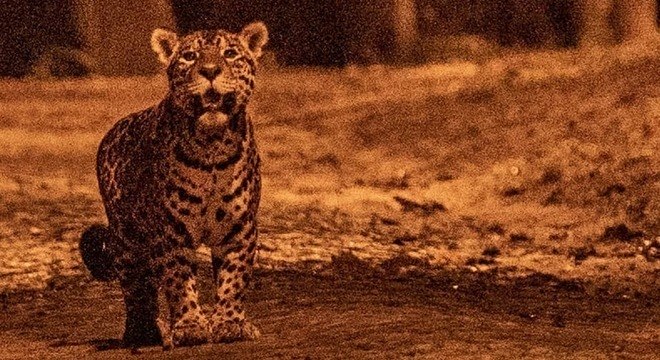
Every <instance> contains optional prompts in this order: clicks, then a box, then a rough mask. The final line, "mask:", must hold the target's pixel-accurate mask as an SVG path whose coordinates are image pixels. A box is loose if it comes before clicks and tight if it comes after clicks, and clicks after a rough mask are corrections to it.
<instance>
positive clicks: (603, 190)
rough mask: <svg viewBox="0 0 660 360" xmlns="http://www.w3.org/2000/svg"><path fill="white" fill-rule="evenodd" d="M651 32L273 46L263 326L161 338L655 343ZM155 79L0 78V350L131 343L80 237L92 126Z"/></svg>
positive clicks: (146, 100)
mask: <svg viewBox="0 0 660 360" xmlns="http://www.w3.org/2000/svg"><path fill="white" fill-rule="evenodd" d="M658 50H660V46H658V47H657V48H652V49H646V50H643V51H640V50H639V49H634V48H625V47H622V48H616V49H609V50H604V49H600V50H598V49H595V50H593V51H591V52H546V53H540V54H539V53H535V54H518V55H511V56H509V57H506V58H501V59H499V58H498V59H493V60H491V61H488V62H486V63H483V64H474V63H468V62H461V63H449V64H431V65H426V66H420V67H414V68H403V69H402V68H389V67H378V66H376V67H369V68H347V69H335V70H327V69H325V70H322V69H265V71H264V72H263V73H262V75H261V79H260V80H261V81H260V82H259V83H258V94H257V95H256V98H255V99H254V104H253V109H252V110H253V112H254V114H255V117H254V120H255V122H256V127H257V136H258V140H259V145H260V152H261V154H262V158H263V180H264V186H263V197H262V205H261V210H260V233H261V235H260V239H261V246H260V249H259V264H258V272H259V276H258V277H257V278H258V280H257V283H256V284H255V286H254V288H253V290H252V293H251V297H250V299H251V300H250V301H251V303H250V307H251V309H252V310H253V311H252V312H253V315H254V318H255V321H256V322H257V324H258V325H260V326H261V327H262V329H263V333H264V334H265V335H264V337H263V339H261V340H259V341H256V342H253V343H240V344H231V345H213V346H211V345H209V346H202V347H198V348H192V349H181V350H175V351H174V352H172V353H170V354H168V356H171V357H174V358H190V357H200V358H204V357H207V358H211V357H213V358H215V357H219V356H221V355H222V356H226V357H227V358H232V357H233V358H239V357H240V358H245V357H247V358H255V359H261V358H283V359H289V358H300V359H305V358H310V359H317V358H321V359H322V358H406V357H410V358H428V359H437V358H506V359H508V358H545V359H547V358H585V359H598V358H630V359H643V358H649V359H651V358H654V355H655V353H656V352H657V351H656V349H658V348H660V318H659V315H660V309H659V307H658V300H659V299H660V261H658V259H659V255H658V251H659V250H660V156H658V154H659V153H658V149H659V148H660V131H659V129H660V58H658V55H657V54H659V53H660V52H659V51H658ZM165 89H166V86H165V79H164V78H163V77H162V76H158V77H153V78H123V79H108V78H91V79H81V80H37V79H28V80H20V81H19V80H3V81H0V307H1V308H2V312H1V313H0V349H1V350H0V358H4V357H7V358H40V357H46V356H47V355H49V354H51V355H52V357H54V358H74V357H75V358H84V357H99V358H113V357H114V358H124V357H126V356H127V355H128V354H130V353H131V351H130V350H125V349H117V345H118V340H117V339H119V337H120V336H121V330H122V321H123V320H122V316H123V311H122V306H121V299H120V295H119V290H118V289H117V287H116V285H104V284H98V283H94V282H90V280H89V275H88V274H87V272H86V271H85V270H84V268H83V267H82V266H81V261H80V257H79V255H78V248H77V242H78V238H79V236H80V233H81V231H82V230H83V229H84V228H85V227H86V226H89V225H90V224H93V223H97V222H104V221H105V219H104V214H103V209H102V206H101V203H100V199H99V196H98V189H97V187H96V180H95V178H94V154H95V151H96V146H97V144H98V142H99V140H100V139H101V137H102V136H103V134H104V133H105V131H107V129H109V128H110V127H111V126H112V124H114V122H115V121H116V120H117V119H119V118H121V117H123V116H125V115H126V114H127V113H130V112H132V111H137V110H140V109H143V108H145V107H147V106H150V105H152V104H154V103H155V102H157V101H158V100H159V99H160V97H161V96H162V95H163V93H164V91H165ZM199 255H200V260H206V261H208V260H209V259H208V258H209V252H208V249H202V250H201V251H200V252H199ZM140 354H142V355H144V356H145V357H159V356H161V355H162V353H161V352H160V350H159V349H155V348H153V349H141V350H140Z"/></svg>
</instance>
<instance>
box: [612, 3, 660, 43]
mask: <svg viewBox="0 0 660 360" xmlns="http://www.w3.org/2000/svg"><path fill="white" fill-rule="evenodd" d="M656 16H657V3H656V0H618V1H617V3H616V5H615V17H616V20H617V24H618V25H619V29H618V30H619V31H618V33H619V36H620V39H621V41H623V42H640V41H641V42H643V41H646V40H650V39H653V38H654V37H656V36H657V25H656Z"/></svg>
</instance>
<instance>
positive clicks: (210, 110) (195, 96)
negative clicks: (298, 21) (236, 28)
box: [151, 22, 268, 127]
mask: <svg viewBox="0 0 660 360" xmlns="http://www.w3.org/2000/svg"><path fill="white" fill-rule="evenodd" d="M267 41H268V30H266V26H265V25H264V24H263V23H261V22H256V23H252V24H250V25H248V26H246V27H245V28H244V29H243V30H242V31H241V32H240V33H237V34H234V33H230V32H227V31H224V30H217V31H197V32H194V33H192V34H189V35H186V36H181V37H179V36H177V35H176V34H175V33H173V32H170V31H167V30H163V29H157V30H155V31H154V32H153V35H152V37H151V46H152V48H153V49H154V51H155V52H156V53H157V54H158V58H159V59H160V61H161V62H163V63H164V64H166V65H167V76H168V79H169V87H170V94H171V96H172V99H173V102H174V105H175V106H177V107H179V108H180V109H181V110H183V111H184V112H185V113H186V114H188V115H190V116H193V117H194V118H195V119H198V122H199V123H200V125H202V126H203V127H217V126H220V125H223V124H225V123H226V122H227V121H228V120H229V119H230V118H231V117H232V116H234V115H236V114H238V113H240V112H241V111H244V110H245V107H246V106H247V104H248V101H249V99H250V95H252V90H253V88H254V77H255V71H256V62H257V60H258V59H259V57H260V56H261V52H262V48H263V46H264V45H265V44H266V42H267Z"/></svg>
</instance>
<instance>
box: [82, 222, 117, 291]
mask: <svg viewBox="0 0 660 360" xmlns="http://www.w3.org/2000/svg"><path fill="white" fill-rule="evenodd" d="M112 239H113V235H112V233H111V232H110V229H108V227H107V226H105V225H101V224H95V225H92V226H90V227H88V228H87V229H86V230H85V231H84V232H83V233H82V236H81V237H80V246H79V249H80V255H81V256H82V260H83V263H84V264H85V266H86V267H87V269H88V270H89V272H90V273H92V276H93V277H94V278H95V279H96V280H100V281H112V280H115V279H116V278H117V270H116V268H115V256H114V254H113V253H112V251H111V249H110V247H109V246H108V244H109V242H110V241H112Z"/></svg>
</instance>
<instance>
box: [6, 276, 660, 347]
mask: <svg viewBox="0 0 660 360" xmlns="http://www.w3.org/2000/svg"><path fill="white" fill-rule="evenodd" d="M344 265H345V264H344ZM347 270H348V269H347V268H346V266H335V267H334V268H333V267H330V268H328V269H324V270H323V271H317V272H312V271H307V272H300V271H279V272H273V271H264V272H260V273H259V274H257V280H256V283H255V286H254V287H253V290H252V291H251V292H250V295H249V298H250V301H249V305H248V306H249V310H250V311H251V313H252V316H253V319H254V321H255V323H256V324H257V325H259V326H260V327H261V329H262V331H263V334H264V335H263V337H262V338H261V339H259V340H257V341H254V342H244V343H234V344H218V345H205V346H201V347H196V348H183V349H175V350H174V351H171V352H168V353H167V354H166V355H167V358H173V359H189V358H199V359H218V358H222V359H245V358H248V359H408V358H410V359H569V358H570V359H657V350H658V349H659V348H660V324H659V321H658V314H659V311H660V307H659V306H658V300H660V298H658V297H655V298H652V297H649V296H647V295H641V294H638V295H635V296H612V295H611V294H606V293H603V294H596V295H589V294H586V293H585V291H584V289H583V287H582V286H581V285H580V284H579V283H577V282H565V281H558V280H557V279H552V278H549V277H543V276H532V277H529V278H526V279H524V280H519V281H514V282H502V281H498V280H497V276H496V275H495V274H484V273H481V274H474V273H444V274H434V276H424V275H421V274H417V275H415V276H404V277H401V276H398V277H383V276H373V274H370V272H369V271H368V269H364V268H362V269H360V268H352V269H351V270H356V272H353V271H351V273H356V274H358V276H357V277H356V276H346V275H347V273H346V271H347ZM77 280H78V281H82V280H80V279H77ZM205 290H207V291H206V293H205V295H206V296H205V297H210V294H209V292H208V289H207V288H205ZM2 307H3V311H2V315H0V319H1V321H0V358H2V359H13V358H31V359H36V358H57V359H65V358H66V359H68V358H99V359H101V358H102V359H123V358H126V357H131V355H137V354H139V355H141V356H139V358H161V357H163V356H164V354H163V352H162V350H161V349H160V348H155V347H154V348H143V349H139V350H130V349H122V348H120V340H119V339H120V337H121V332H122V324H123V312H122V303H121V296H120V292H119V290H118V288H117V286H109V285H105V284H99V283H87V282H84V281H83V282H82V284H81V283H80V282H75V281H71V282H70V283H68V284H62V286H61V288H60V289H57V290H51V291H46V292H43V293H23V294H13V295H11V296H8V297H7V298H5V299H3V303H2Z"/></svg>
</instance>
